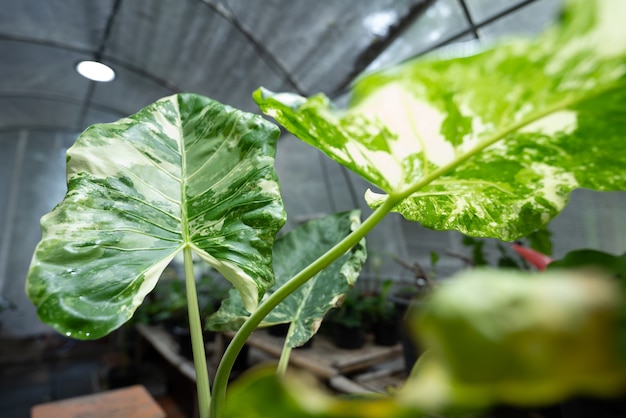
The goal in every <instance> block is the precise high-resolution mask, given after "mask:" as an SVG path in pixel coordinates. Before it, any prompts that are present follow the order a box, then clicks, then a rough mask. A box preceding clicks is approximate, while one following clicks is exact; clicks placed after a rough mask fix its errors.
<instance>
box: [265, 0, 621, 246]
mask: <svg viewBox="0 0 626 418" xmlns="http://www.w3.org/2000/svg"><path fill="white" fill-rule="evenodd" d="M569 3H570V4H569V8H568V9H567V10H566V13H565V15H564V18H563V21H562V22H561V24H560V25H558V26H555V27H553V28H551V29H550V30H548V31H546V32H545V33H544V34H543V35H542V36H540V37H538V38H536V39H533V40H526V39H524V40H517V41H513V42H509V43H507V44H500V45H496V46H494V47H492V48H491V49H487V50H484V51H482V52H481V53H478V54H476V55H473V56H468V57H457V58H450V57H445V56H440V57H438V56H432V55H431V56H429V57H427V58H421V59H417V60H414V61H411V62H407V63H405V64H403V65H401V66H399V67H396V68H391V69H388V70H383V71H380V72H377V73H373V74H370V75H366V76H364V77H362V78H361V79H360V80H358V81H357V82H356V84H355V85H354V89H353V100H352V104H351V106H350V108H349V109H347V110H344V111H340V110H337V109H333V108H332V106H331V104H330V103H329V101H328V99H326V98H325V97H324V96H322V95H318V96H314V97H311V98H309V99H305V98H303V97H300V96H297V95H293V94H288V93H279V94H274V93H272V92H269V91H267V90H263V89H261V90H258V91H257V92H255V95H254V98H255V100H256V101H257V103H258V104H259V106H260V108H261V109H262V110H263V111H264V112H265V113H267V114H268V115H270V116H272V117H274V118H275V119H276V120H277V121H279V122H280V123H281V124H283V125H284V126H285V127H286V128H287V129H288V130H289V131H290V132H292V133H293V134H294V135H296V136H297V137H299V138H300V139H302V140H303V141H305V142H307V143H309V144H311V145H313V146H315V147H317V148H319V149H320V150H322V151H323V152H325V153H326V154H327V155H328V156H330V157H331V158H333V159H335V160H336V161H338V162H339V163H341V164H343V165H345V166H346V167H348V168H349V169H351V170H352V171H354V172H356V173H358V174H359V175H361V176H362V177H364V178H365V179H366V180H368V181H369V182H371V183H372V184H373V185H375V186H376V187H378V188H379V189H381V190H382V191H384V192H385V194H378V193H374V192H372V191H368V193H367V194H366V199H367V201H368V203H369V205H370V206H372V207H378V206H380V205H381V204H382V202H383V201H385V200H387V199H392V201H393V202H394V203H395V202H396V201H397V202H398V203H399V204H398V205H397V206H396V207H395V208H394V210H395V211H398V212H400V213H401V214H402V215H404V216H405V217H406V218H407V219H409V220H415V221H419V222H421V223H422V224H423V225H425V226H427V227H430V228H434V229H457V230H460V231H462V232H463V233H465V234H468V235H473V236H491V237H498V238H501V239H504V240H511V239H515V238H518V237H520V236H524V235H526V234H528V233H530V232H532V231H533V230H535V229H537V228H538V227H539V226H541V225H542V224H545V223H546V222H548V221H549V220H550V219H552V218H553V217H554V216H555V215H556V214H557V213H558V212H559V211H560V210H561V209H562V208H563V207H564V206H565V204H566V202H567V199H568V196H569V193H570V192H571V190H573V189H575V188H579V187H585V188H591V189H596V190H623V189H626V153H624V152H622V150H623V144H624V142H625V141H626V42H623V40H624V39H626V25H624V24H623V21H622V17H623V16H625V15H626V2H623V1H620V0H597V1H588V0H574V1H570V2H569Z"/></svg>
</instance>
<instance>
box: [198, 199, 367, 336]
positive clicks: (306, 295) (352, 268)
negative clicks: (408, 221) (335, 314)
mask: <svg viewBox="0 0 626 418" xmlns="http://www.w3.org/2000/svg"><path fill="white" fill-rule="evenodd" d="M359 216H360V211H358V210H354V211H350V212H343V213H338V214H335V215H329V216H325V217H323V218H319V219H315V220H313V221H310V222H307V223H306V224H304V225H302V226H300V227H298V228H297V229H294V230H292V231H290V232H288V233H287V234H285V235H283V236H281V237H280V238H278V239H277V240H276V242H275V243H274V273H275V275H276V282H275V284H274V287H273V290H274V289H277V288H278V287H280V286H281V285H283V284H284V283H286V282H287V281H288V280H289V279H291V278H292V277H293V276H294V275H295V274H296V273H298V272H299V271H300V270H302V269H304V268H305V267H306V266H308V265H309V264H310V263H312V262H313V261H315V260H316V259H317V258H318V257H319V256H321V255H322V254H324V253H325V252H326V251H327V250H329V249H330V248H332V247H333V246H334V245H335V244H336V243H338V242H339V241H341V240H342V239H343V238H344V237H345V236H347V235H348V234H350V232H352V231H353V230H354V229H355V228H356V227H358V226H359V225H360V223H361V222H360V218H359ZM365 258H366V248H365V240H364V239H363V240H361V241H360V242H359V244H357V245H356V246H354V247H353V248H352V249H351V250H350V252H348V253H346V254H344V255H342V256H341V257H340V258H338V259H337V260H335V261H334V262H333V263H332V264H331V265H329V266H328V267H327V268H325V269H324V270H322V271H321V272H320V273H318V274H317V275H316V276H315V277H313V278H312V279H311V280H309V281H308V282H307V283H306V284H304V285H303V286H301V287H300V288H298V290H296V291H295V292H293V293H292V294H291V295H289V296H288V297H287V298H286V299H285V300H283V301H282V302H281V303H280V304H279V305H278V306H277V307H276V308H274V310H272V312H271V313H270V314H269V315H267V316H266V317H265V319H264V320H263V322H262V323H261V326H268V325H275V324H284V323H293V325H292V331H291V332H290V333H289V335H287V344H288V345H289V346H290V347H299V346H301V345H303V344H304V343H306V342H307V341H308V340H309V339H310V338H311V337H312V336H313V335H315V333H316V332H317V330H318V328H319V326H320V324H321V322H322V319H323V317H324V315H325V314H326V312H328V311H329V310H330V309H331V308H333V307H335V306H336V305H337V303H338V302H339V299H340V298H341V296H342V295H343V294H344V293H345V292H347V291H348V290H349V289H350V287H351V286H352V285H353V284H354V282H355V281H356V279H357V277H358V275H359V272H360V271H361V267H362V266H363V263H364V262H365ZM270 292H271V291H270ZM247 317H248V313H247V312H246V310H245V308H244V306H243V304H242V300H241V296H240V295H239V294H238V293H237V292H232V291H231V292H230V297H229V298H228V299H226V300H225V301H224V302H223V303H222V306H221V307H220V309H219V311H218V312H216V313H215V314H213V315H212V316H211V317H210V318H209V321H208V323H207V327H208V328H210V329H212V330H216V331H236V330H237V329H239V327H240V326H241V324H242V323H243V322H244V320H245V319H246V318H247Z"/></svg>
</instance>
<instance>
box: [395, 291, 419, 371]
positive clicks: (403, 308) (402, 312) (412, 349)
mask: <svg viewBox="0 0 626 418" xmlns="http://www.w3.org/2000/svg"><path fill="white" fill-rule="evenodd" d="M389 300H391V301H392V302H393V303H394V305H395V306H396V312H397V313H398V318H399V320H398V321H397V331H398V334H399V336H400V342H401V343H402V351H403V354H404V369H405V373H406V375H407V376H408V375H409V374H410V373H411V369H412V368H413V365H414V364H415V362H416V361H417V359H418V357H419V356H420V354H421V350H420V348H419V347H418V345H417V344H416V342H415V338H414V337H413V335H412V333H411V332H410V331H409V329H408V324H407V318H408V316H409V315H410V314H412V313H413V312H414V310H417V309H419V308H420V306H421V305H422V304H423V302H422V301H421V300H415V299H412V298H411V296H410V295H402V296H400V295H393V296H390V297H389Z"/></svg>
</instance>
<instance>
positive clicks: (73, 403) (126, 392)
mask: <svg viewBox="0 0 626 418" xmlns="http://www.w3.org/2000/svg"><path fill="white" fill-rule="evenodd" d="M31 417H32V418H51V417H54V418H131V417H132V418H165V417H166V415H165V412H164V411H163V409H161V407H160V406H159V404H158V403H157V402H156V401H155V400H154V399H153V398H152V396H150V394H149V393H148V391H147V390H146V388H144V387H143V386H141V385H135V386H130V387H128V388H123V389H116V390H109V391H105V392H100V393H96V394H93V395H86V396H79V397H76V398H70V399H65V400H61V401H56V402H48V403H45V404H39V405H35V406H34V407H33V408H32V410H31Z"/></svg>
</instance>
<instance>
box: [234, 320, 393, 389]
mask: <svg viewBox="0 0 626 418" xmlns="http://www.w3.org/2000/svg"><path fill="white" fill-rule="evenodd" d="M226 335H227V336H228V337H231V338H232V336H233V335H234V333H226ZM283 343H284V338H283V337H274V336H272V335H269V334H268V333H267V331H266V330H257V331H255V332H254V333H253V334H252V335H251V336H250V338H249V339H248V341H247V344H248V345H250V346H251V347H255V348H257V349H259V350H261V351H264V352H265V353H267V354H270V355H272V356H274V357H280V353H281V352H282V349H283ZM401 355H402V346H401V345H400V344H398V345H394V346H392V347H384V346H378V345H374V344H373V343H372V342H371V341H368V342H367V344H366V345H365V346H364V347H363V348H359V349H356V350H347V349H342V348H338V347H336V346H335V345H334V344H333V342H332V341H330V340H329V339H328V338H327V337H325V336H324V335H316V336H315V340H314V341H313V346H312V347H311V348H307V349H294V350H293V351H292V352H291V357H290V359H289V362H290V364H292V365H296V366H299V367H302V368H305V369H307V370H309V371H311V372H312V373H314V374H315V375H317V376H318V377H322V378H325V379H329V378H331V377H333V376H336V375H338V374H345V373H349V372H353V371H357V370H363V369H366V368H368V367H370V366H372V365H375V364H379V363H381V362H384V361H387V360H389V359H394V358H397V357H399V356H401Z"/></svg>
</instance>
